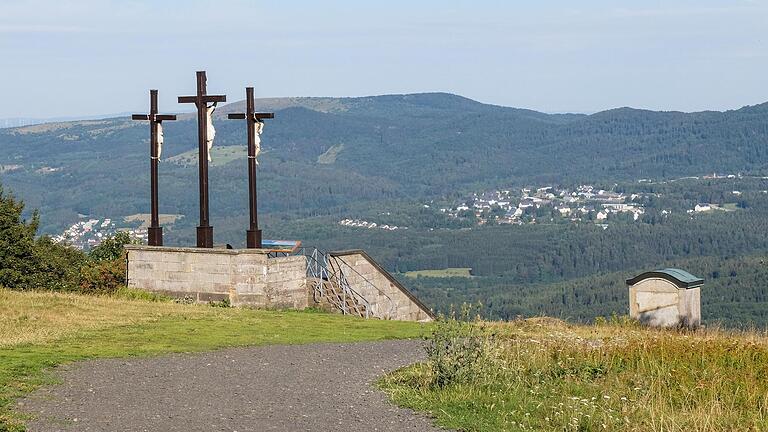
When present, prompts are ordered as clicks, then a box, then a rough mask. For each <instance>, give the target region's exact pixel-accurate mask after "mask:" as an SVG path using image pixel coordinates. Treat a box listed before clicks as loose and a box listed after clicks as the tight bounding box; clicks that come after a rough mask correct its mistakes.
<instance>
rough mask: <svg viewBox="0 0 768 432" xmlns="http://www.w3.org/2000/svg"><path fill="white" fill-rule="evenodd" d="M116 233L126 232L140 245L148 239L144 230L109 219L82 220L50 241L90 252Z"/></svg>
mask: <svg viewBox="0 0 768 432" xmlns="http://www.w3.org/2000/svg"><path fill="white" fill-rule="evenodd" d="M118 232H127V233H128V235H129V236H130V237H131V238H132V239H134V240H138V241H139V242H141V243H146V242H147V239H148V238H147V230H146V228H143V227H127V226H123V225H122V224H118V223H117V222H116V221H115V220H113V219H111V218H101V219H87V218H83V219H82V220H80V221H78V222H76V223H74V224H72V225H71V226H70V227H69V228H67V229H66V230H64V232H62V233H61V234H58V235H55V236H53V237H51V239H52V240H53V241H54V242H55V243H65V244H68V245H70V246H73V247H75V248H77V249H80V250H90V249H92V248H94V247H96V246H98V245H99V244H101V242H102V241H104V240H106V239H108V238H110V237H113V236H114V235H115V234H117V233H118Z"/></svg>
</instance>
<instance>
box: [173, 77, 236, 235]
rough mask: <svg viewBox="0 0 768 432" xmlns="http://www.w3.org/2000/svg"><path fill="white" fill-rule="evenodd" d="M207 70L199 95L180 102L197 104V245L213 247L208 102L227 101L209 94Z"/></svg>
mask: <svg viewBox="0 0 768 432" xmlns="http://www.w3.org/2000/svg"><path fill="white" fill-rule="evenodd" d="M206 81H207V78H206V77H205V71H198V72H197V95H196V96H179V103H193V104H195V105H197V137H198V145H199V146H200V149H199V151H198V161H197V163H198V167H199V180H198V181H199V184H200V225H199V226H198V227H197V247H200V248H212V247H213V227H212V226H211V224H210V220H209V218H208V213H209V211H208V210H209V209H208V146H207V144H206V138H207V137H208V124H207V123H208V119H207V115H208V113H207V108H208V103H211V102H212V103H217V102H226V101H227V97H226V96H225V95H209V94H207V90H206Z"/></svg>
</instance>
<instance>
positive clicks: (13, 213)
mask: <svg viewBox="0 0 768 432" xmlns="http://www.w3.org/2000/svg"><path fill="white" fill-rule="evenodd" d="M23 211H24V203H23V202H21V201H17V200H16V199H15V198H14V197H13V196H12V195H10V194H7V193H5V191H4V190H3V188H2V186H0V285H2V286H5V287H7V288H10V289H15V290H25V289H63V290H66V289H72V288H75V287H76V286H77V277H78V271H77V270H78V268H79V267H80V265H81V263H83V262H84V261H85V255H84V254H83V253H82V252H80V251H77V250H75V249H72V248H70V247H67V246H64V245H58V244H55V243H53V241H51V239H50V238H48V237H41V238H37V239H36V238H35V236H36V235H37V228H38V222H39V217H38V214H37V212H34V213H33V214H32V217H31V219H30V220H29V221H27V220H26V219H24V218H23V217H22V213H23Z"/></svg>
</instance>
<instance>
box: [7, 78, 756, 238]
mask: <svg viewBox="0 0 768 432" xmlns="http://www.w3.org/2000/svg"><path fill="white" fill-rule="evenodd" d="M241 108H242V102H236V103H233V104H230V105H226V106H224V107H222V108H221V109H220V110H219V112H218V113H217V114H218V117H217V121H216V129H217V137H216V143H215V145H216V146H243V145H244V142H245V136H244V135H245V130H244V127H243V125H242V122H238V121H228V120H225V119H224V116H225V114H226V113H227V112H230V111H233V110H239V109H241ZM257 108H258V109H272V110H275V111H276V118H275V119H274V120H273V121H269V123H268V125H267V127H266V130H265V133H264V136H263V145H264V153H263V156H262V164H261V165H260V169H261V173H260V191H261V196H262V197H263V199H262V201H261V205H262V209H263V211H264V212H265V213H269V212H289V213H290V216H291V217H303V216H307V215H322V214H336V213H338V212H339V209H340V208H343V207H344V206H346V205H349V204H350V203H361V202H367V201H370V202H376V201H382V200H391V199H399V198H423V197H431V196H435V195H442V194H446V193H452V192H454V191H456V190H467V189H468V188H470V187H477V186H478V185H492V186H495V185H498V184H516V183H522V182H533V181H542V182H547V181H549V182H552V181H557V182H569V181H574V182H576V181H598V180H607V181H613V180H622V179H625V180H626V179H637V178H641V177H670V176H678V175H686V174H700V173H702V172H710V171H717V172H723V171H753V172H756V171H760V172H762V171H763V170H764V168H765V166H766V163H768V145H766V144H768V104H763V105H758V106H753V107H745V108H742V109H740V110H735V111H727V112H702V113H691V114H685V113H676V112H650V111H642V110H634V109H629V108H621V109H616V110H609V111H605V112H601V113H597V114H593V115H590V116H585V115H549V114H544V113H539V112H535V111H530V110H523V109H514V108H506V107H499V106H493V105H486V104H481V103H478V102H475V101H472V100H470V99H466V98H463V97H460V96H456V95H450V94H442V93H430V94H413V95H388V96H374V97H363V98H282V99H263V100H259V101H258V102H257ZM195 132H196V128H195V125H194V122H193V121H192V119H191V118H190V116H188V115H187V116H183V117H182V120H180V121H177V122H170V123H168V124H167V125H166V128H165V139H166V141H165V146H164V149H163V158H164V159H166V160H167V159H168V158H171V157H173V156H175V155H178V154H181V153H184V152H187V151H189V150H192V149H194V148H195V143H196V137H195ZM147 138H148V132H147V126H146V124H145V123H142V122H133V121H131V120H129V119H127V118H115V119H105V120H91V121H81V122H68V123H56V124H45V125H36V126H28V127H23V128H14V129H0V148H2V150H3V151H2V153H1V154H0V166H4V167H13V169H8V170H5V169H4V170H3V171H2V178H1V180H2V182H3V183H5V184H7V185H9V186H10V187H11V188H12V189H13V190H15V191H16V192H17V193H18V194H19V195H21V196H22V197H23V198H24V199H25V200H26V201H27V202H28V207H30V208H40V209H41V210H42V213H43V214H44V219H43V228H44V230H46V231H49V232H50V231H56V230H59V229H61V228H62V227H63V226H64V225H65V224H66V223H68V222H71V221H72V220H73V219H74V218H76V214H77V213H80V214H89V215H95V216H103V217H110V216H111V217H115V216H120V215H129V214H135V213H141V212H146V208H147V202H148V200H147V191H148V180H147V176H146V175H143V174H145V173H146V171H147V166H146V165H147V163H146V160H147V156H146V153H147V148H146V147H147ZM331 148H335V149H341V150H340V151H338V152H336V153H335V154H334V158H333V160H332V163H327V162H328V160H327V159H324V160H323V163H319V162H318V158H319V157H320V156H321V155H323V154H325V153H326V152H327V151H328V150H329V149H331ZM241 159H242V160H241ZM210 175H211V203H212V212H213V216H214V218H216V217H237V216H238V215H243V214H245V211H246V206H245V205H243V203H244V202H245V200H246V190H247V188H246V183H245V182H246V171H245V158H240V159H237V158H235V159H233V160H232V161H231V162H229V163H228V164H224V165H223V166H217V167H212V169H211V174H210ZM196 183H197V178H196V169H195V167H194V166H189V165H187V166H184V165H179V164H174V163H162V164H161V189H160V190H161V206H162V207H163V209H162V211H163V212H164V213H173V214H186V215H195V213H196V208H195V207H196V203H197V196H196V191H197V188H196ZM118 197H119V199H115V198H118ZM191 219H193V218H189V220H190V221H191ZM190 223H191V222H190Z"/></svg>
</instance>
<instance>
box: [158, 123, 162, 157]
mask: <svg viewBox="0 0 768 432" xmlns="http://www.w3.org/2000/svg"><path fill="white" fill-rule="evenodd" d="M161 154H163V124H162V123H160V122H158V123H157V159H158V160H159V159H160V155H161Z"/></svg>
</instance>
